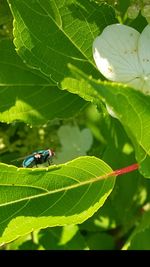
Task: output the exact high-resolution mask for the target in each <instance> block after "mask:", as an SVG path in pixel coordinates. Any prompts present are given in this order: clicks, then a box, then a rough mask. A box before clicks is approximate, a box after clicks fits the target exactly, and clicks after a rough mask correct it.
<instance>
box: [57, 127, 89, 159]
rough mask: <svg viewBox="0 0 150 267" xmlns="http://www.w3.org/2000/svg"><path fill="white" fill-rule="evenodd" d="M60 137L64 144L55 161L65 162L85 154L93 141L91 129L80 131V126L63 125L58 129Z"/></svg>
mask: <svg viewBox="0 0 150 267" xmlns="http://www.w3.org/2000/svg"><path fill="white" fill-rule="evenodd" d="M58 137H59V140H60V143H61V145H62V147H61V151H60V152H59V151H58V152H57V159H56V160H55V162H56V163H57V164H58V163H63V162H66V161H68V160H71V159H74V158H76V157H79V156H85V155H86V153H87V151H88V150H89V149H90V148H91V146H92V143H93V136H92V134H91V131H90V129H88V128H84V129H82V131H80V129H79V127H78V126H69V125H63V126H61V127H60V128H59V130H58Z"/></svg>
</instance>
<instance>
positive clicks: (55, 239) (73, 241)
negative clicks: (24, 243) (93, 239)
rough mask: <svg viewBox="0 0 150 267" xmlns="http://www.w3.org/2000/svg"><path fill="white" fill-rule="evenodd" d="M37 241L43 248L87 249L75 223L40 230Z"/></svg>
mask: <svg viewBox="0 0 150 267" xmlns="http://www.w3.org/2000/svg"><path fill="white" fill-rule="evenodd" d="M39 243H40V245H41V246H42V247H43V248H44V249H46V250H47V249H51V250H79V249H80V250H81V249H85V248H86V249H87V245H86V242H85V240H84V238H83V236H82V235H81V233H80V232H79V229H78V226H77V225H66V226H63V227H53V228H48V229H44V230H41V231H40V233H39Z"/></svg>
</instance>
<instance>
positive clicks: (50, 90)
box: [0, 40, 86, 125]
mask: <svg viewBox="0 0 150 267" xmlns="http://www.w3.org/2000/svg"><path fill="white" fill-rule="evenodd" d="M0 68H1V71H0V121H2V122H7V123H10V122H13V121H16V120H20V121H24V122H26V123H28V124H33V125H34V124H42V123H46V122H47V121H48V120H52V119H54V118H66V117H70V116H73V115H74V114H76V113H77V112H79V111H80V110H81V109H83V108H84V107H85V106H86V103H85V102H84V101H83V100H82V99H81V98H79V97H78V96H77V95H76V96H75V95H74V96H73V95H72V94H70V93H69V92H62V91H60V90H59V89H58V88H57V86H56V85H54V83H53V82H52V81H51V80H50V79H48V78H47V77H46V76H44V75H42V74H41V73H40V72H39V71H35V70H33V69H32V70H31V69H29V68H28V67H27V66H26V65H25V64H24V63H23V62H22V60H21V59H20V58H19V57H18V55H17V54H16V52H15V48H14V46H13V45H12V43H11V42H10V41H9V40H2V41H1V42H0ZM62 103H63V105H62Z"/></svg>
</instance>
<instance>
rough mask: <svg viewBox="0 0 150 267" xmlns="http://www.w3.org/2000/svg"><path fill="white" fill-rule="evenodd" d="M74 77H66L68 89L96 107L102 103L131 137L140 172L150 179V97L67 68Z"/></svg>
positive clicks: (63, 83) (65, 82) (64, 83)
mask: <svg viewBox="0 0 150 267" xmlns="http://www.w3.org/2000/svg"><path fill="white" fill-rule="evenodd" d="M70 68H71V70H72V71H73V72H74V73H75V75H76V77H77V78H66V79H64V81H63V82H62V87H63V88H68V90H69V91H70V92H72V93H76V94H78V95H80V96H81V97H83V98H84V99H85V100H87V101H91V102H94V103H95V104H97V105H99V103H100V101H101V100H103V101H104V102H105V103H106V104H107V105H108V106H109V108H110V109H111V111H112V112H113V113H114V115H115V116H116V117H117V118H118V119H119V120H120V122H121V123H122V125H123V126H124V128H125V129H126V131H127V133H128V135H129V137H130V138H131V140H132V142H133V144H134V147H135V152H136V157H137V160H138V162H139V163H140V164H141V171H142V174H143V175H144V176H145V177H150V142H149V138H150V96H148V95H144V94H142V93H141V92H139V91H135V90H134V89H132V88H129V87H127V86H124V85H122V84H117V83H110V82H101V81H96V80H94V79H91V78H89V77H87V76H86V75H85V74H83V73H81V72H80V71H78V70H77V69H76V68H74V67H72V66H70Z"/></svg>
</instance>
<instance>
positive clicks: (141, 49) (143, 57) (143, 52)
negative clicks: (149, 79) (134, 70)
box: [138, 24, 150, 77]
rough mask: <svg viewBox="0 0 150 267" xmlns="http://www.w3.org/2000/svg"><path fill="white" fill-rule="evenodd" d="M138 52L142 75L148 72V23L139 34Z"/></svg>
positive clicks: (149, 54) (149, 34) (149, 32)
mask: <svg viewBox="0 0 150 267" xmlns="http://www.w3.org/2000/svg"><path fill="white" fill-rule="evenodd" d="M138 54H139V59H140V64H141V66H142V68H143V71H144V77H146V75H149V74H150V25H149V24H148V25H147V26H146V27H145V29H144V30H143V32H142V33H141V35H140V38H139V42H138Z"/></svg>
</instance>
